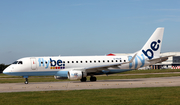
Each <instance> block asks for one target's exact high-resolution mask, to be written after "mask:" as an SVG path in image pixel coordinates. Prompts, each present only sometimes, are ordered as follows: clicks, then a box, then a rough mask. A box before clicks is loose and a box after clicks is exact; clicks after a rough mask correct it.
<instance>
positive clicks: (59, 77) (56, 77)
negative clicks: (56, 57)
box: [54, 76, 68, 79]
mask: <svg viewBox="0 0 180 105" xmlns="http://www.w3.org/2000/svg"><path fill="white" fill-rule="evenodd" d="M54 78H55V79H68V77H61V76H54Z"/></svg>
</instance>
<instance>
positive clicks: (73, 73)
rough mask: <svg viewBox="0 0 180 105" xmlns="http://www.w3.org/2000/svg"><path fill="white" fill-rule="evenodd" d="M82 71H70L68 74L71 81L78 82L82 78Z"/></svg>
mask: <svg viewBox="0 0 180 105" xmlns="http://www.w3.org/2000/svg"><path fill="white" fill-rule="evenodd" d="M82 75H83V73H82V71H69V72H68V79H70V80H77V79H81V78H82Z"/></svg>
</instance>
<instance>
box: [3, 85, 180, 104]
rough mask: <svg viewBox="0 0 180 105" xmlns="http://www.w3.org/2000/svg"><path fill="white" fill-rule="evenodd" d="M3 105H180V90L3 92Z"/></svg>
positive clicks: (175, 88) (177, 88)
mask: <svg viewBox="0 0 180 105" xmlns="http://www.w3.org/2000/svg"><path fill="white" fill-rule="evenodd" d="M0 104H1V105H51V104H53V105H179V104H180V87H157V88H132V89H130V88H129V89H128V88H127V89H98V90H71V91H46V92H45V91H42V92H18V93H0Z"/></svg>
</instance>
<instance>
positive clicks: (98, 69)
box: [84, 53, 137, 71]
mask: <svg viewBox="0 0 180 105" xmlns="http://www.w3.org/2000/svg"><path fill="white" fill-rule="evenodd" d="M136 55H137V53H136V54H135V55H134V56H133V57H132V59H131V60H130V61H129V62H124V63H117V64H110V65H103V66H95V67H88V68H84V69H85V70H87V71H90V70H97V71H100V70H107V69H108V68H119V67H118V66H121V65H123V64H128V63H132V62H133V60H134V58H135V57H136Z"/></svg>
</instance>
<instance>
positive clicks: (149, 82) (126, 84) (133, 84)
mask: <svg viewBox="0 0 180 105" xmlns="http://www.w3.org/2000/svg"><path fill="white" fill-rule="evenodd" d="M171 86H180V76H178V77H161V78H140V79H113V80H98V81H96V82H90V81H87V82H79V81H66V82H30V83H29V84H24V83H3V84H0V93H3V92H25V91H53V90H83V89H112V88H141V87H171Z"/></svg>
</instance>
